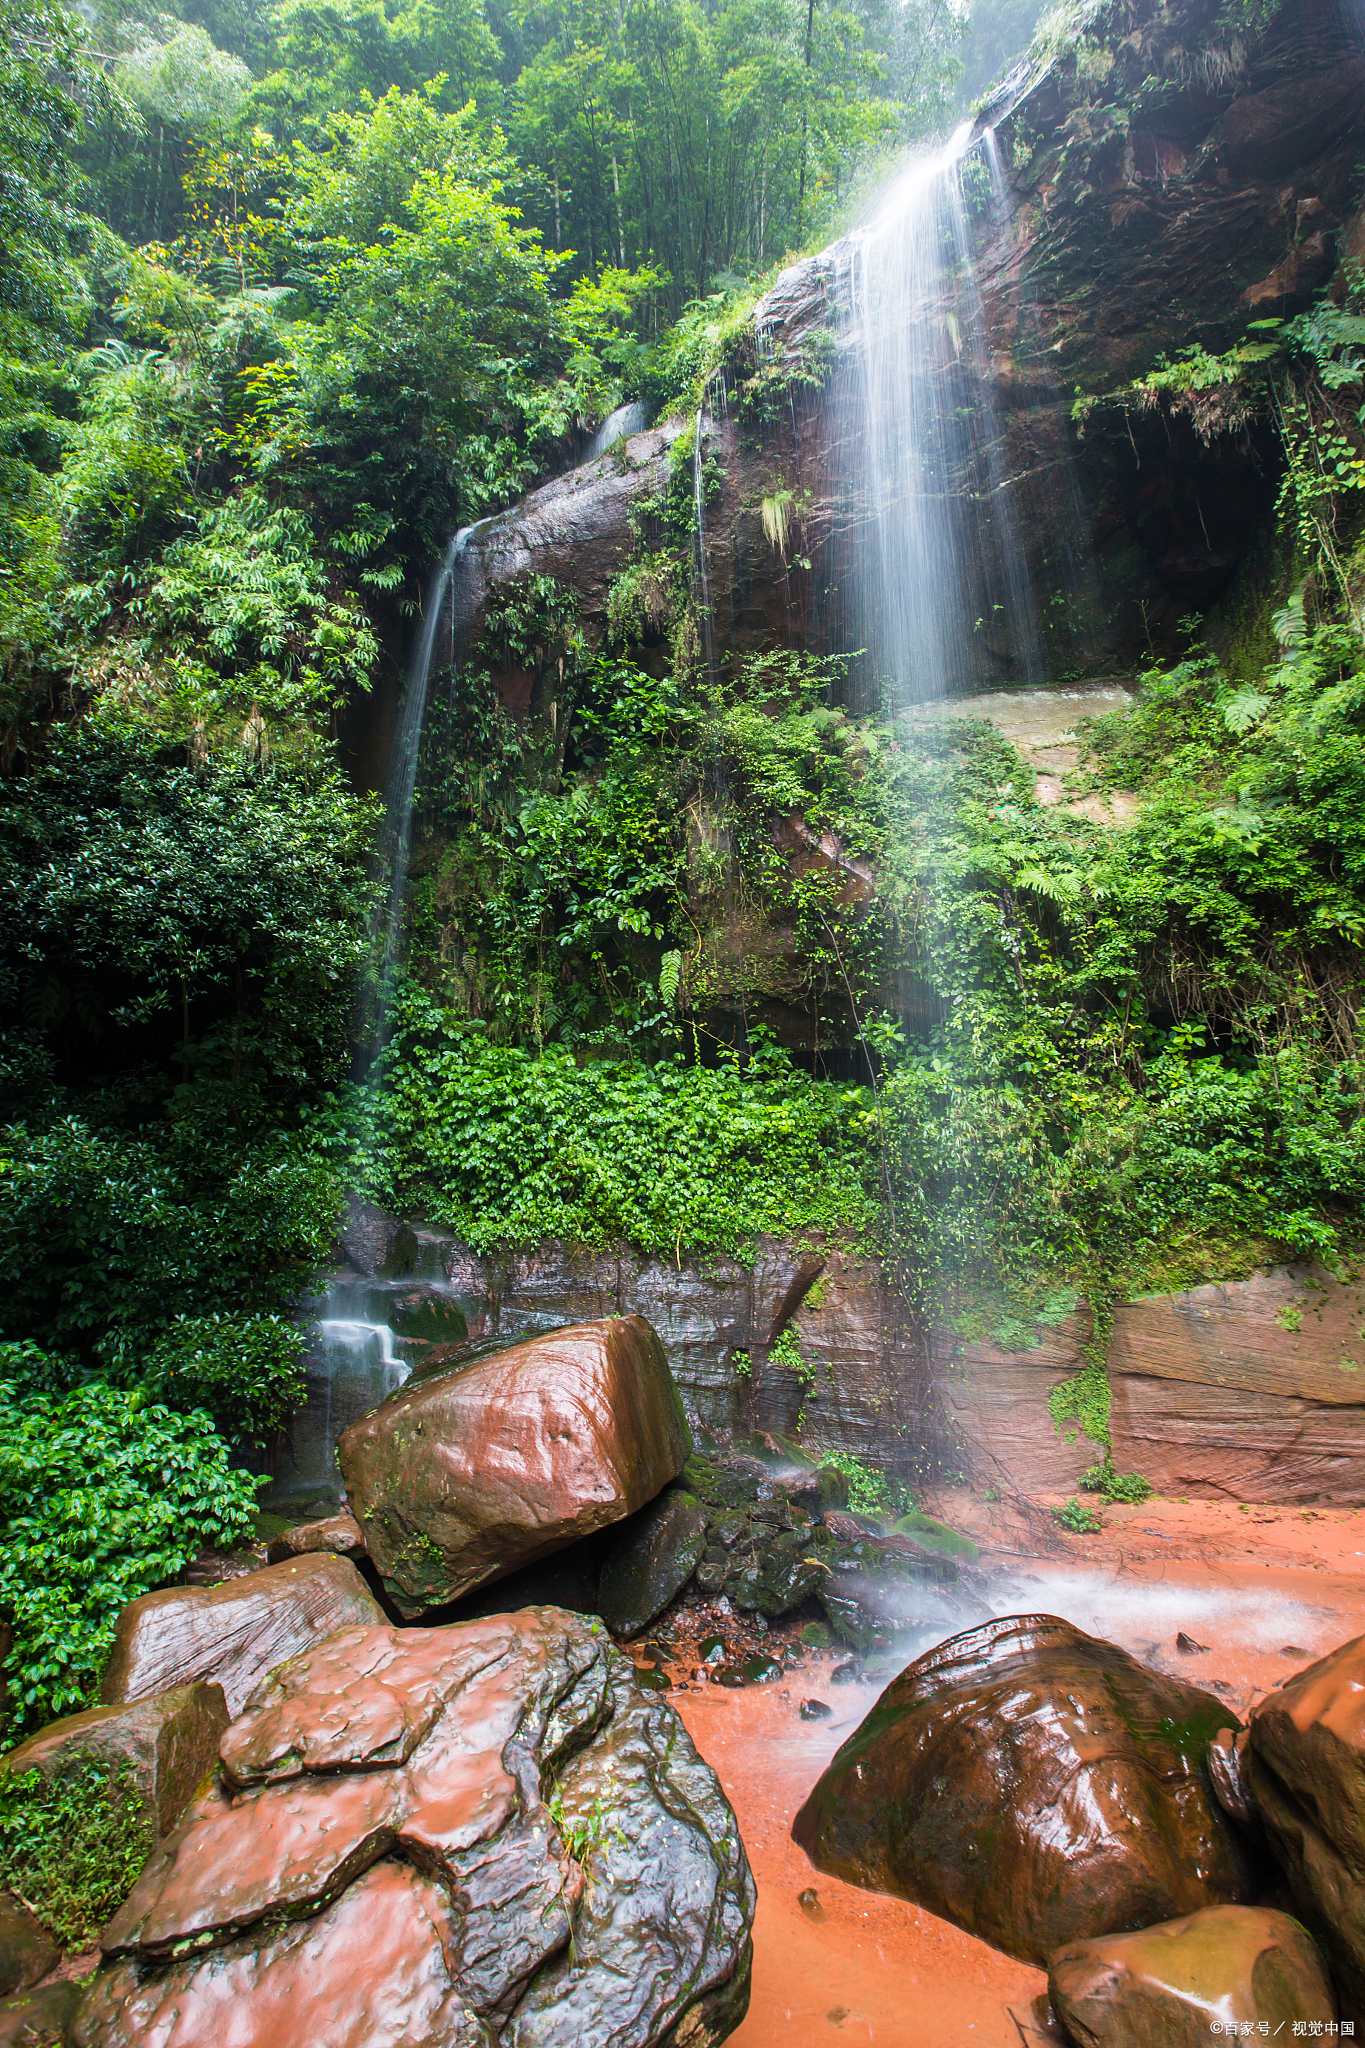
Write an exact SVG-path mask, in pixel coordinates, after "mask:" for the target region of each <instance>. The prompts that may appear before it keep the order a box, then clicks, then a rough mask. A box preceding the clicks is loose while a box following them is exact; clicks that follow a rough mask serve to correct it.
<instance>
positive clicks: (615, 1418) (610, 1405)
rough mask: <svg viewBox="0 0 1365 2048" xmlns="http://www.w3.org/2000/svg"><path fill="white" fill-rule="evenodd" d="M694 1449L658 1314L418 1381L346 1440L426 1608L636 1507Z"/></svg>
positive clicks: (407, 1583) (400, 1591)
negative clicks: (655, 1320) (653, 1320)
mask: <svg viewBox="0 0 1365 2048" xmlns="http://www.w3.org/2000/svg"><path fill="white" fill-rule="evenodd" d="M690 1449H691V1438H690V1435H689V1432H688V1427H687V1421H686V1418H685V1416H684V1414H683V1406H682V1400H681V1398H680V1396H679V1394H678V1390H677V1388H676V1386H675V1385H674V1383H673V1375H672V1374H671V1373H670V1371H669V1369H668V1361H667V1359H666V1358H665V1357H664V1351H663V1346H662V1344H660V1342H659V1339H658V1337H657V1336H656V1335H655V1332H654V1331H653V1330H652V1329H651V1328H650V1326H649V1324H648V1323H647V1322H646V1321H645V1319H644V1317H643V1316H620V1317H612V1318H609V1319H608V1320H606V1321H604V1322H598V1323H577V1324H574V1325H572V1326H571V1327H570V1328H568V1329H563V1330H555V1331H552V1332H551V1333H550V1334H549V1335H547V1336H543V1337H532V1338H530V1339H528V1340H527V1341H526V1342H525V1343H523V1344H516V1345H513V1346H512V1347H511V1348H510V1349H509V1350H507V1351H498V1352H494V1353H493V1354H492V1355H491V1356H489V1357H486V1358H481V1359H477V1360H474V1361H473V1362H471V1363H469V1364H467V1365H464V1366H459V1367H456V1368H455V1369H454V1370H452V1371H449V1372H443V1373H438V1374H435V1375H433V1376H432V1377H430V1378H423V1379H420V1380H413V1381H410V1382H409V1383H408V1384H407V1385H406V1386H404V1387H403V1388H401V1389H400V1390H399V1392H398V1393H396V1394H394V1395H393V1396H391V1398H390V1399H389V1400H387V1401H385V1402H383V1403H382V1404H381V1406H380V1407H378V1408H375V1409H373V1410H372V1411H371V1412H370V1414H368V1415H362V1416H361V1418H360V1420H359V1421H358V1422H355V1423H352V1425H351V1427H350V1428H349V1429H348V1430H346V1431H345V1433H344V1434H343V1436H342V1438H341V1441H340V1443H339V1444H338V1446H337V1455H338V1457H339V1459H340V1461H341V1469H342V1472H343V1474H344V1475H345V1480H346V1491H347V1496H348V1498H349V1501H350V1504H351V1509H352V1511H353V1513H354V1514H355V1516H356V1519H357V1520H358V1522H359V1523H360V1526H361V1528H362V1530H363V1531H364V1536H365V1543H366V1547H367V1549H368V1551H369V1554H370V1557H371V1560H372V1561H373V1563H374V1564H375V1566H376V1567H377V1569H378V1570H379V1572H380V1573H381V1575H382V1577H383V1582H384V1590H385V1592H386V1594H387V1595H388V1596H389V1597H390V1598H391V1599H392V1600H393V1602H394V1605H395V1606H396V1607H397V1608H398V1611H399V1612H400V1613H401V1614H404V1615H408V1616H416V1615H421V1614H424V1613H427V1612H429V1611H430V1610H431V1609H432V1608H434V1607H442V1606H445V1605H446V1604H447V1603H448V1602H449V1601H452V1600H458V1599H459V1598H460V1597H461V1595H462V1594H465V1593H470V1592H473V1590H474V1588H475V1587H476V1586H482V1585H486V1584H487V1583H489V1582H490V1581H491V1580H494V1579H500V1578H503V1577H505V1576H506V1574H507V1573H508V1572H512V1571H515V1570H516V1569H517V1568H518V1566H520V1565H525V1564H530V1563H532V1562H534V1560H535V1559H537V1558H540V1557H545V1556H547V1555H548V1554H549V1553H550V1552H551V1551H555V1550H561V1549H563V1548H564V1547H565V1546H566V1545H568V1544H570V1543H574V1542H577V1541H578V1540H579V1539H580V1538H581V1537H584V1536H591V1535H593V1534H594V1533H595V1532H596V1531H597V1530H599V1529H605V1528H608V1527H609V1526H610V1525H611V1524H612V1523H613V1522H620V1521H623V1520H624V1519H625V1517H626V1516H627V1515H633V1514H634V1513H635V1512H636V1510H637V1509H638V1508H642V1507H644V1506H645V1504H646V1502H648V1501H651V1500H653V1498H654V1496H655V1495H656V1494H657V1493H659V1492H661V1491H662V1489H663V1488H664V1487H665V1486H666V1485H667V1484H668V1482H669V1480H670V1479H674V1478H676V1477H677V1475H678V1473H679V1472H680V1471H681V1470H682V1467H683V1462H684V1460H685V1459H686V1457H687V1454H688V1452H689V1450H690Z"/></svg>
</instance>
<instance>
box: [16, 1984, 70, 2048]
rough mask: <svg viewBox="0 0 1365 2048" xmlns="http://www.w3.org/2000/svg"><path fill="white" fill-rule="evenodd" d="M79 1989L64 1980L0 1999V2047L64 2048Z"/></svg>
mask: <svg viewBox="0 0 1365 2048" xmlns="http://www.w3.org/2000/svg"><path fill="white" fill-rule="evenodd" d="M80 2003H81V1987H80V1985H79V1984H73V1983H70V1982H68V1981H66V1980H63V1979H58V1981H57V1982H56V1983H55V1984H40V1985H39V1986H38V1988H37V1989H36V1990H34V1991H28V1992H24V1993H23V1994H21V1995H20V1996H19V1997H17V1998H6V1999H4V2000H0V2048H66V2044H67V2042H68V2041H70V2039H71V2031H70V2030H71V2026H72V2023H73V2022H74V2020H75V2017H76V2013H77V2011H78V2009H79V2007H80Z"/></svg>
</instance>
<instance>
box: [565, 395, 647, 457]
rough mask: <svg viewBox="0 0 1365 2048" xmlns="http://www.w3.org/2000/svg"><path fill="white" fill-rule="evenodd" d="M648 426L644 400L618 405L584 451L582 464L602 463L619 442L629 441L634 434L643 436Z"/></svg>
mask: <svg viewBox="0 0 1365 2048" xmlns="http://www.w3.org/2000/svg"><path fill="white" fill-rule="evenodd" d="M648 425H649V407H648V406H647V405H646V404H645V402H644V400H643V399H640V398H632V399H629V400H628V401H627V402H626V404H625V405H618V406H617V408H616V410H615V412H609V413H608V414H607V417H606V418H605V419H604V420H603V422H602V424H601V426H600V427H599V428H598V429H597V432H596V433H595V434H594V435H593V437H592V439H591V441H589V443H588V445H587V447H586V448H585V449H584V450H583V454H582V456H581V458H580V463H588V462H598V461H600V460H601V458H602V456H604V455H605V454H606V453H607V451H608V450H609V449H611V448H614V447H615V446H616V444H617V442H618V441H627V440H629V438H630V436H631V435H632V434H643V432H644V430H645V428H646V427H647V426H648Z"/></svg>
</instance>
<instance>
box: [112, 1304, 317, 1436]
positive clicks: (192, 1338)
mask: <svg viewBox="0 0 1365 2048" xmlns="http://www.w3.org/2000/svg"><path fill="white" fill-rule="evenodd" d="M302 1350H303V1335H302V1332H301V1331H300V1329H299V1326H298V1324H297V1323H294V1322H291V1321H290V1320H289V1319H288V1318H287V1317H285V1316H279V1315H255V1316H177V1317H176V1319H175V1321H174V1322H173V1323H171V1324H170V1325H169V1327H168V1328H167V1329H166V1330H164V1331H163V1332H162V1334H161V1336H160V1337H158V1339H157V1340H156V1342H155V1344H154V1345H153V1346H152V1349H151V1351H150V1352H149V1354H148V1356H147V1364H146V1374H145V1384H146V1387H147V1391H148V1393H149V1394H151V1395H153V1396H155V1397H157V1398H158V1399H160V1400H162V1401H165V1402H166V1403H167V1404H168V1405H169V1406H170V1407H172V1408H180V1409H189V1408H202V1409H204V1410H205V1411H206V1412H207V1413H208V1415H209V1416H210V1417H211V1419H212V1421H213V1423H214V1425H215V1427H216V1428H217V1429H219V1430H221V1431H222V1433H223V1435H224V1436H227V1437H236V1438H246V1439H247V1440H248V1441H249V1442H251V1443H258V1444H260V1443H266V1442H267V1441H268V1440H269V1439H270V1438H271V1437H272V1436H274V1435H275V1433H276V1431H277V1430H280V1429H282V1428H283V1427H284V1425H285V1423H286V1422H287V1421H288V1419H289V1417H290V1415H291V1414H292V1413H293V1411H294V1410H295V1409H296V1408H298V1407H300V1406H301V1405H302V1402H303V1397H304V1392H305V1388H304V1377H303V1366H302V1363H301V1355H302Z"/></svg>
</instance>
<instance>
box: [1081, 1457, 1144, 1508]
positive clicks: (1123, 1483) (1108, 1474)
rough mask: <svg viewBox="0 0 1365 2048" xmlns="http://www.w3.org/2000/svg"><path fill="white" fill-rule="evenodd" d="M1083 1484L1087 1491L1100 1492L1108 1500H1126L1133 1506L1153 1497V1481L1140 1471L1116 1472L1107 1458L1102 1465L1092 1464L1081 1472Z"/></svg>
mask: <svg viewBox="0 0 1365 2048" xmlns="http://www.w3.org/2000/svg"><path fill="white" fill-rule="evenodd" d="M1081 1485H1082V1486H1083V1487H1084V1488H1085V1490H1086V1492H1087V1493H1098V1494H1099V1495H1101V1497H1102V1498H1103V1499H1105V1500H1108V1501H1126V1502H1128V1503H1129V1504H1130V1505H1132V1506H1137V1505H1138V1504H1139V1503H1140V1502H1142V1501H1144V1500H1150V1499H1151V1497H1152V1487H1151V1483H1150V1481H1149V1480H1146V1479H1144V1478H1143V1476H1142V1474H1141V1473H1140V1472H1116V1471H1115V1470H1114V1467H1113V1464H1112V1463H1111V1461H1110V1460H1109V1459H1107V1458H1106V1459H1105V1461H1104V1463H1103V1464H1102V1465H1092V1466H1091V1467H1090V1470H1089V1471H1088V1472H1083V1473H1082V1474H1081Z"/></svg>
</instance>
